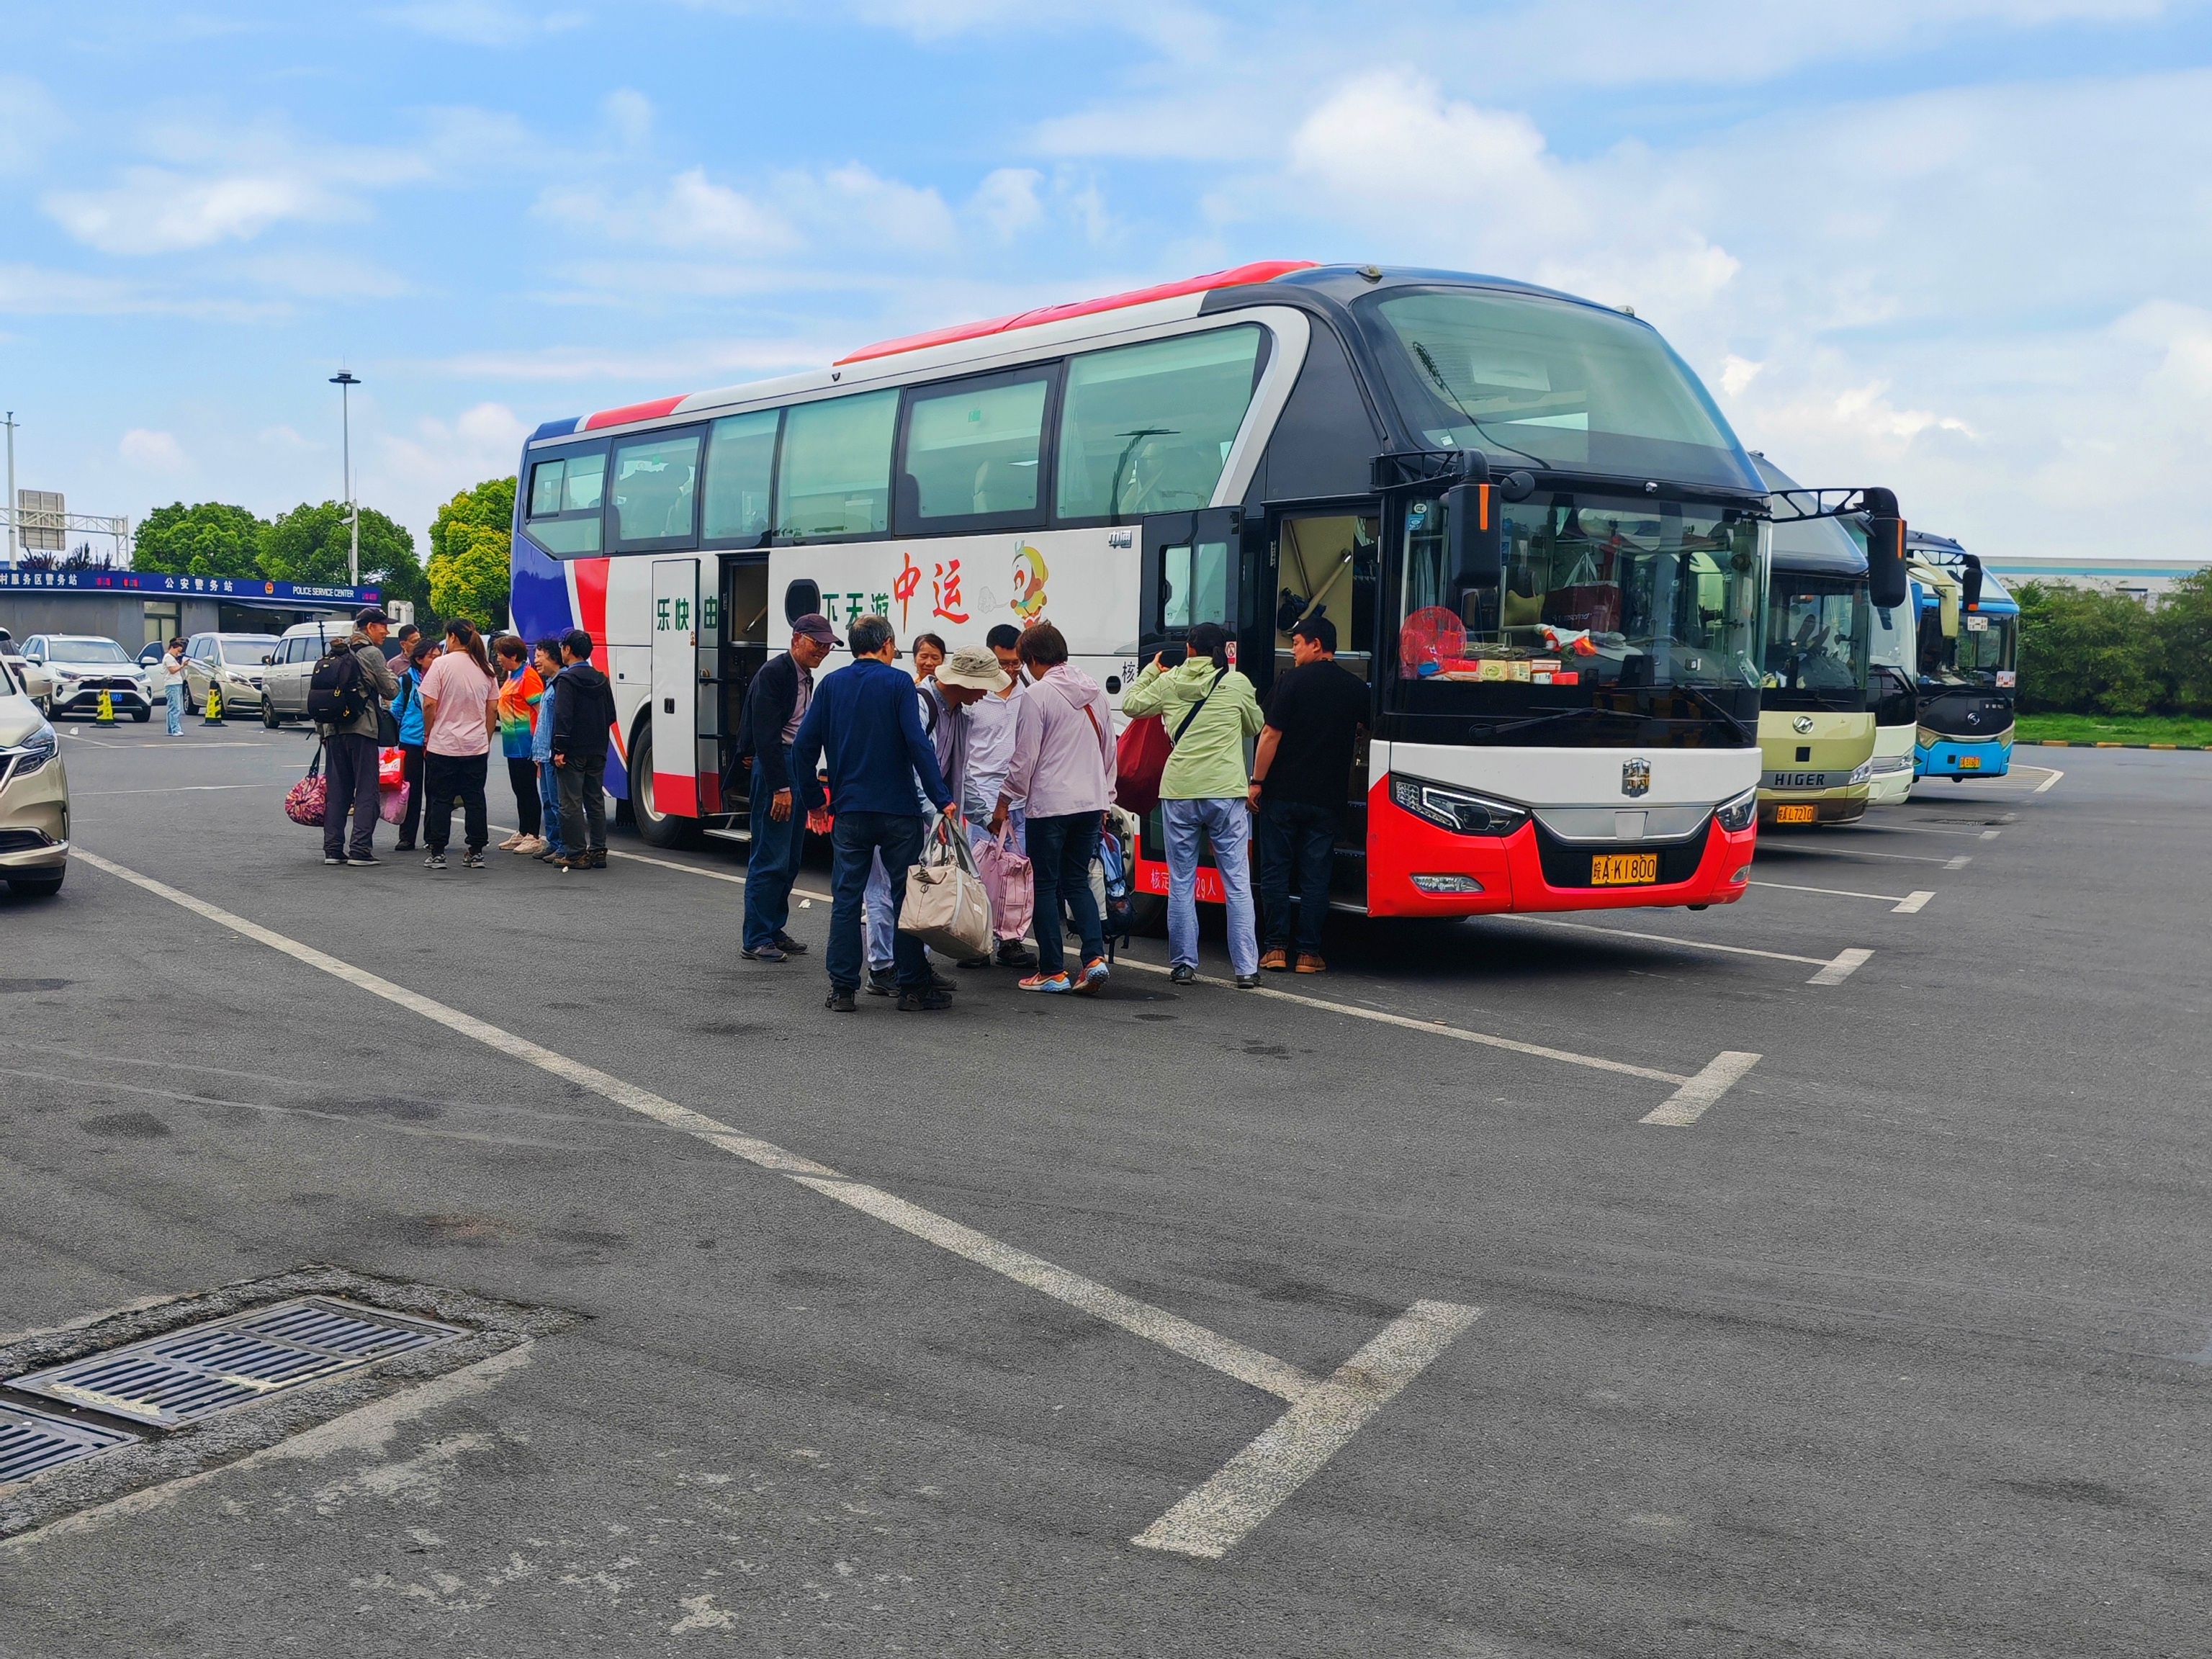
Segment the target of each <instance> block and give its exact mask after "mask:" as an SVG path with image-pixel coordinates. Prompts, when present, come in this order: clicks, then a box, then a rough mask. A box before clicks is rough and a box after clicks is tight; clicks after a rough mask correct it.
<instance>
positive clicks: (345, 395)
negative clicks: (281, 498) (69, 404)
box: [9, 368, 361, 587]
mask: <svg viewBox="0 0 2212 1659" xmlns="http://www.w3.org/2000/svg"><path fill="white" fill-rule="evenodd" d="M360 384H361V380H360V378H359V377H358V376H357V375H356V374H354V372H353V371H352V370H351V369H349V368H342V369H340V370H339V371H338V372H337V374H333V375H331V385H332V386H336V387H337V389H338V410H339V415H338V418H339V421H340V422H341V428H340V429H341V430H342V431H343V433H344V435H345V437H344V441H345V493H346V523H347V525H348V526H349V527H350V528H351V530H352V532H353V542H352V546H351V549H350V550H349V552H348V553H347V555H346V580H347V584H348V585H349V586H353V587H359V586H361V509H360V508H359V507H356V506H355V505H354V501H353V389H354V388H355V387H356V386H359V385H360ZM14 441H15V440H14V435H13V434H12V433H11V434H10V435H9V444H10V447H11V451H10V453H12V446H13V444H14ZM9 488H10V489H13V488H14V485H13V484H12V483H11V484H10V485H9Z"/></svg>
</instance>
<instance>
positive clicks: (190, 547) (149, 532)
mask: <svg viewBox="0 0 2212 1659" xmlns="http://www.w3.org/2000/svg"><path fill="white" fill-rule="evenodd" d="M268 528H269V526H268V525H267V524H266V523H265V522H264V521H263V520H260V519H258V518H256V517H255V516H254V515H253V514H252V513H249V512H247V511H246V509H245V508H244V507H231V506H228V505H227V504H225V503H224V502H222V501H201V502H198V503H197V505H195V506H191V507H186V506H185V504H184V503H183V502H182V501H172V502H171V503H170V504H169V505H168V506H167V507H155V509H154V510H153V511H152V512H151V513H148V514H147V515H146V520H145V522H144V523H143V524H141V525H140V526H138V533H137V537H136V538H135V552H134V554H133V556H132V560H131V562H132V563H133V565H134V566H136V568H138V569H140V570H158V571H161V572H164V573H166V574H170V575H173V576H258V575H260V574H262V572H261V566H260V556H261V538H262V535H263V533H264V532H265V531H266V530H267V529H268Z"/></svg>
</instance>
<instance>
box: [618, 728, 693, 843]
mask: <svg viewBox="0 0 2212 1659" xmlns="http://www.w3.org/2000/svg"><path fill="white" fill-rule="evenodd" d="M629 810H630V816H631V817H633V818H634V819H635V820H636V822H637V833H638V835H639V836H640V838H641V839H642V840H643V841H644V842H645V843H646V845H647V846H648V847H689V846H690V844H691V842H692V840H693V838H694V837H695V836H696V835H697V833H698V821H697V820H696V818H687V817H678V815H677V814H675V813H673V812H663V811H659V810H658V809H656V808H655V806H654V805H653V722H652V721H651V720H647V721H646V723H645V724H644V725H642V726H640V727H639V728H638V732H637V736H636V738H635V739H634V740H632V742H631V744H630V746H629Z"/></svg>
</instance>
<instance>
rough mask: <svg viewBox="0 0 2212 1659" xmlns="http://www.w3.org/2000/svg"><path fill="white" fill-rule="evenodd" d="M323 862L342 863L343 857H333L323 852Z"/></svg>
mask: <svg viewBox="0 0 2212 1659" xmlns="http://www.w3.org/2000/svg"><path fill="white" fill-rule="evenodd" d="M323 862H324V863H325V864H343V863H344V862H345V860H343V859H334V858H332V857H331V855H330V854H328V853H325V854H323Z"/></svg>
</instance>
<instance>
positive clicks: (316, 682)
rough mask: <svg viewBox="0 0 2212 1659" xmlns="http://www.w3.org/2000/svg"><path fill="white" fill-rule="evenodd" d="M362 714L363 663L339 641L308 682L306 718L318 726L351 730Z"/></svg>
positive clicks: (348, 647) (317, 666)
mask: <svg viewBox="0 0 2212 1659" xmlns="http://www.w3.org/2000/svg"><path fill="white" fill-rule="evenodd" d="M361 711H362V685H361V660H360V659H358V658H357V657H356V656H355V655H354V653H353V648H352V647H350V646H349V645H347V644H346V643H345V642H344V641H339V642H338V643H337V644H335V645H333V646H331V648H330V650H329V651H328V652H327V653H325V655H324V656H323V657H322V658H320V659H319V660H318V661H317V662H316V664H315V673H314V678H312V679H310V680H309V681H308V682H307V718H308V719H309V720H313V722H314V723H315V724H316V725H318V726H350V725H352V724H353V723H354V721H356V720H359V719H360V718H361Z"/></svg>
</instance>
